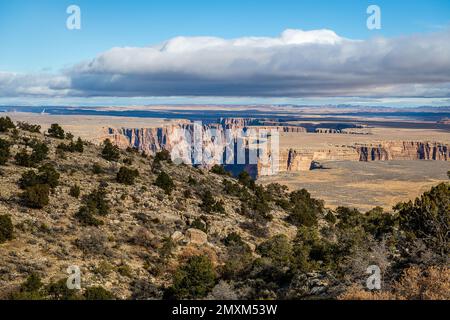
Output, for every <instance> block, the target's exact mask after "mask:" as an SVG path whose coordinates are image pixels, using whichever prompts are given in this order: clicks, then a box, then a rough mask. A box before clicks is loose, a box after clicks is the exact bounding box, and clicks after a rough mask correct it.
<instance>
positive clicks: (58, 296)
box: [45, 279, 81, 300]
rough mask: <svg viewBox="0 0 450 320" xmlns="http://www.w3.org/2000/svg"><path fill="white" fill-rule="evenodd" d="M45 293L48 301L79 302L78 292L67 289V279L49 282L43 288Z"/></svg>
mask: <svg viewBox="0 0 450 320" xmlns="http://www.w3.org/2000/svg"><path fill="white" fill-rule="evenodd" d="M45 292H46V294H47V296H48V299H50V300H80V299H81V297H80V296H79V295H78V290H73V289H69V288H68V287H67V279H60V280H58V281H56V282H51V283H49V284H48V285H47V286H46V287H45Z"/></svg>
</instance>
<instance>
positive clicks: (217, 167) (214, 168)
mask: <svg viewBox="0 0 450 320" xmlns="http://www.w3.org/2000/svg"><path fill="white" fill-rule="evenodd" d="M209 172H211V173H215V174H218V175H222V176H229V175H230V173H229V172H227V171H226V170H225V168H224V167H223V166H221V165H218V164H215V165H213V166H212V168H211V170H209Z"/></svg>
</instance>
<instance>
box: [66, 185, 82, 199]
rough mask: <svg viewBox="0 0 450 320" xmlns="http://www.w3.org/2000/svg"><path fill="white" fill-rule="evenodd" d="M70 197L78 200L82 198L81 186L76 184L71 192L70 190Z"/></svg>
mask: <svg viewBox="0 0 450 320" xmlns="http://www.w3.org/2000/svg"><path fill="white" fill-rule="evenodd" d="M69 195H70V196H71V197H74V198H77V199H78V197H79V196H80V186H79V185H76V184H75V185H73V186H71V187H70V190H69Z"/></svg>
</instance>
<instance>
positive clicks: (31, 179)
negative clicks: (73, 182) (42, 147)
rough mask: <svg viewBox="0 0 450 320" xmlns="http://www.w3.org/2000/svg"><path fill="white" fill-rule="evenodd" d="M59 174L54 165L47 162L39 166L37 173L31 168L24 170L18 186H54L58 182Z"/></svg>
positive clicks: (23, 187) (22, 187)
mask: <svg viewBox="0 0 450 320" xmlns="http://www.w3.org/2000/svg"><path fill="white" fill-rule="evenodd" d="M59 177H60V174H59V173H58V172H57V171H56V169H55V167H54V166H53V165H51V164H49V163H47V164H45V165H43V166H41V167H39V175H38V174H36V173H35V172H34V171H33V170H29V171H26V172H24V173H23V174H22V177H21V178H20V180H19V187H20V188H21V189H26V188H28V187H32V186H35V185H38V184H45V185H48V186H50V188H52V189H53V188H56V187H57V186H58V184H59Z"/></svg>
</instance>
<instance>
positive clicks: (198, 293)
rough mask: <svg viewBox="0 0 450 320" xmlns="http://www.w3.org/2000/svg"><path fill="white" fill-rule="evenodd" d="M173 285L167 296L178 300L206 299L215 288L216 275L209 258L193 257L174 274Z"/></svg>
mask: <svg viewBox="0 0 450 320" xmlns="http://www.w3.org/2000/svg"><path fill="white" fill-rule="evenodd" d="M173 279H174V280H173V285H172V287H170V288H169V290H168V292H166V296H167V295H169V296H173V297H175V298H177V299H199V298H204V297H206V295H207V294H208V293H209V292H210V291H211V289H212V288H213V287H214V284H215V281H216V274H215V271H214V268H213V265H212V263H211V261H210V260H209V258H208V257H207V256H193V257H191V258H189V260H188V261H187V263H186V264H184V265H182V266H180V267H179V268H178V269H177V271H176V272H175V274H174V277H173Z"/></svg>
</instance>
